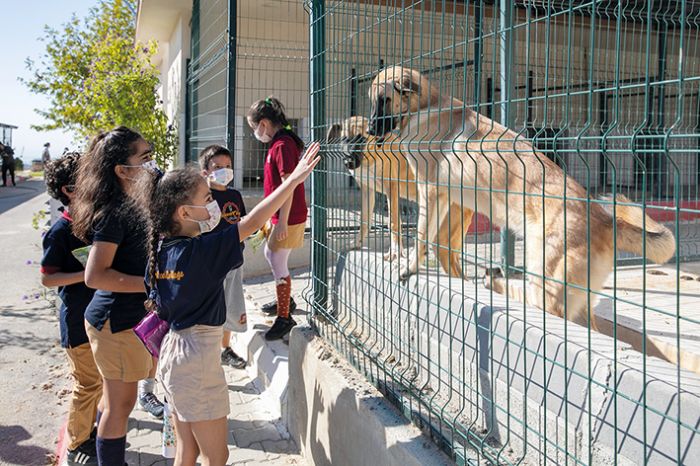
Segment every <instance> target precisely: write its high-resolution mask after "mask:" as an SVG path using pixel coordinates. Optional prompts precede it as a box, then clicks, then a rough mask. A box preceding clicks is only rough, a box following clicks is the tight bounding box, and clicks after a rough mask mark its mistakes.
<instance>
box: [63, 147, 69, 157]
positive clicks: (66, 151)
mask: <svg viewBox="0 0 700 466" xmlns="http://www.w3.org/2000/svg"><path fill="white" fill-rule="evenodd" d="M68 152H70V149H69V148H67V147H64V148H63V155H66V154H67V153H68Z"/></svg>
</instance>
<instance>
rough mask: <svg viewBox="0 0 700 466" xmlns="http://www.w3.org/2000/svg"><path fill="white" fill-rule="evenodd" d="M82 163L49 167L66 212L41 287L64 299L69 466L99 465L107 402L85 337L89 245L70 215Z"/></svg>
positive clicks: (68, 159) (48, 246)
mask: <svg viewBox="0 0 700 466" xmlns="http://www.w3.org/2000/svg"><path fill="white" fill-rule="evenodd" d="M79 158H80V154H78V153H75V152H74V153H69V154H66V155H64V156H63V157H61V158H60V159H56V160H53V161H51V162H49V163H48V164H47V165H46V168H45V171H44V178H45V180H46V190H47V191H48V193H49V195H50V196H51V197H53V198H54V199H56V200H58V201H61V203H63V205H64V206H65V207H64V211H63V215H62V216H61V218H59V219H58V221H56V223H54V224H53V225H52V226H51V229H50V230H49V231H48V232H47V233H46V235H45V236H44V241H43V246H44V256H43V257H42V259H41V283H42V284H43V285H44V286H47V287H54V286H55V287H58V295H59V297H60V298H61V308H60V310H59V326H60V334H61V346H62V347H63V348H65V350H66V355H67V356H68V359H69V361H70V366H71V376H72V377H73V381H74V382H73V396H72V397H71V402H70V408H69V410H68V422H67V432H68V455H67V462H68V464H69V465H74V464H97V452H96V449H95V440H94V435H93V429H94V423H95V418H96V415H97V410H98V403H99V401H100V398H101V397H102V377H101V376H100V373H99V371H98V370H97V365H96V364H95V359H94V357H93V356H92V351H91V349H90V344H89V342H88V336H87V333H86V332H85V308H87V305H88V304H89V303H90V300H91V299H92V295H93V294H94V290H92V289H90V288H88V287H87V286H85V266H84V263H83V262H81V260H79V258H85V259H86V258H87V248H88V245H87V244H85V243H84V242H83V241H81V240H79V239H78V238H76V237H75V235H73V232H72V230H71V224H72V222H73V219H72V218H71V216H70V211H69V210H68V209H69V205H70V201H71V199H72V198H73V191H74V190H75V179H76V172H77V168H78V160H79Z"/></svg>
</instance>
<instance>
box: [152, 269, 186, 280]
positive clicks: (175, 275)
mask: <svg viewBox="0 0 700 466" xmlns="http://www.w3.org/2000/svg"><path fill="white" fill-rule="evenodd" d="M184 276H185V272H180V271H175V270H166V271H165V272H156V278H157V279H158V280H177V281H180V280H182V279H183V277H184Z"/></svg>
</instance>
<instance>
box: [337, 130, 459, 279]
mask: <svg viewBox="0 0 700 466" xmlns="http://www.w3.org/2000/svg"><path fill="white" fill-rule="evenodd" d="M328 140H329V141H330V140H339V141H340V144H341V148H342V149H341V151H342V153H343V156H344V163H345V167H346V168H347V169H348V170H350V172H351V173H352V174H353V177H354V178H355V180H356V181H357V183H358V184H359V185H360V192H361V193H362V209H361V224H360V232H359V234H358V235H357V237H356V239H355V243H354V245H353V247H354V248H360V247H362V243H363V242H364V240H365V239H366V238H367V235H368V234H369V225H370V220H371V216H372V212H374V199H375V196H374V193H375V192H379V193H382V194H384V195H386V196H387V199H388V205H389V221H390V233H391V244H390V248H389V252H388V253H386V254H385V255H384V259H385V260H389V261H391V260H394V259H396V258H397V257H399V256H403V246H402V242H401V212H400V207H399V198H400V197H402V198H404V199H409V200H413V201H415V200H417V199H418V197H417V196H418V195H417V192H416V183H415V176H414V175H413V171H412V170H411V168H410V167H409V165H408V164H407V163H406V158H405V157H404V156H402V155H401V154H400V153H399V152H398V149H399V144H398V138H396V137H395V136H388V137H386V138H384V140H383V144H381V145H377V144H376V138H375V137H374V136H370V135H369V134H367V118H365V117H361V116H354V117H350V118H348V119H347V120H345V121H343V123H342V124H335V125H333V126H332V127H331V129H330V130H329V132H328ZM394 149H395V150H396V152H395V153H394V152H393V151H394ZM443 210H445V212H444V213H441V219H440V222H441V228H439V237H437V238H435V237H433V238H432V239H431V240H430V243H431V244H436V245H440V246H441V247H437V246H436V255H437V257H438V261H439V262H440V265H441V266H442V268H443V270H444V271H445V272H446V273H448V274H449V275H451V276H455V277H463V276H464V275H463V267H462V261H461V257H460V256H461V251H462V248H463V247H464V235H465V233H466V231H467V229H468V228H469V225H470V224H471V220H472V215H473V213H472V211H471V210H469V209H462V208H461V207H460V205H459V204H452V205H451V207H450V209H443ZM418 241H421V238H420V237H419V238H418ZM422 241H425V239H423V240H422Z"/></svg>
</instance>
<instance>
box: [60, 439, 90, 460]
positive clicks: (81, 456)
mask: <svg viewBox="0 0 700 466" xmlns="http://www.w3.org/2000/svg"><path fill="white" fill-rule="evenodd" d="M66 464H68V466H97V448H96V445H95V441H94V440H93V439H88V440H86V441H85V442H83V444H82V445H80V446H79V447H78V448H76V449H75V450H68V454H67V455H66Z"/></svg>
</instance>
